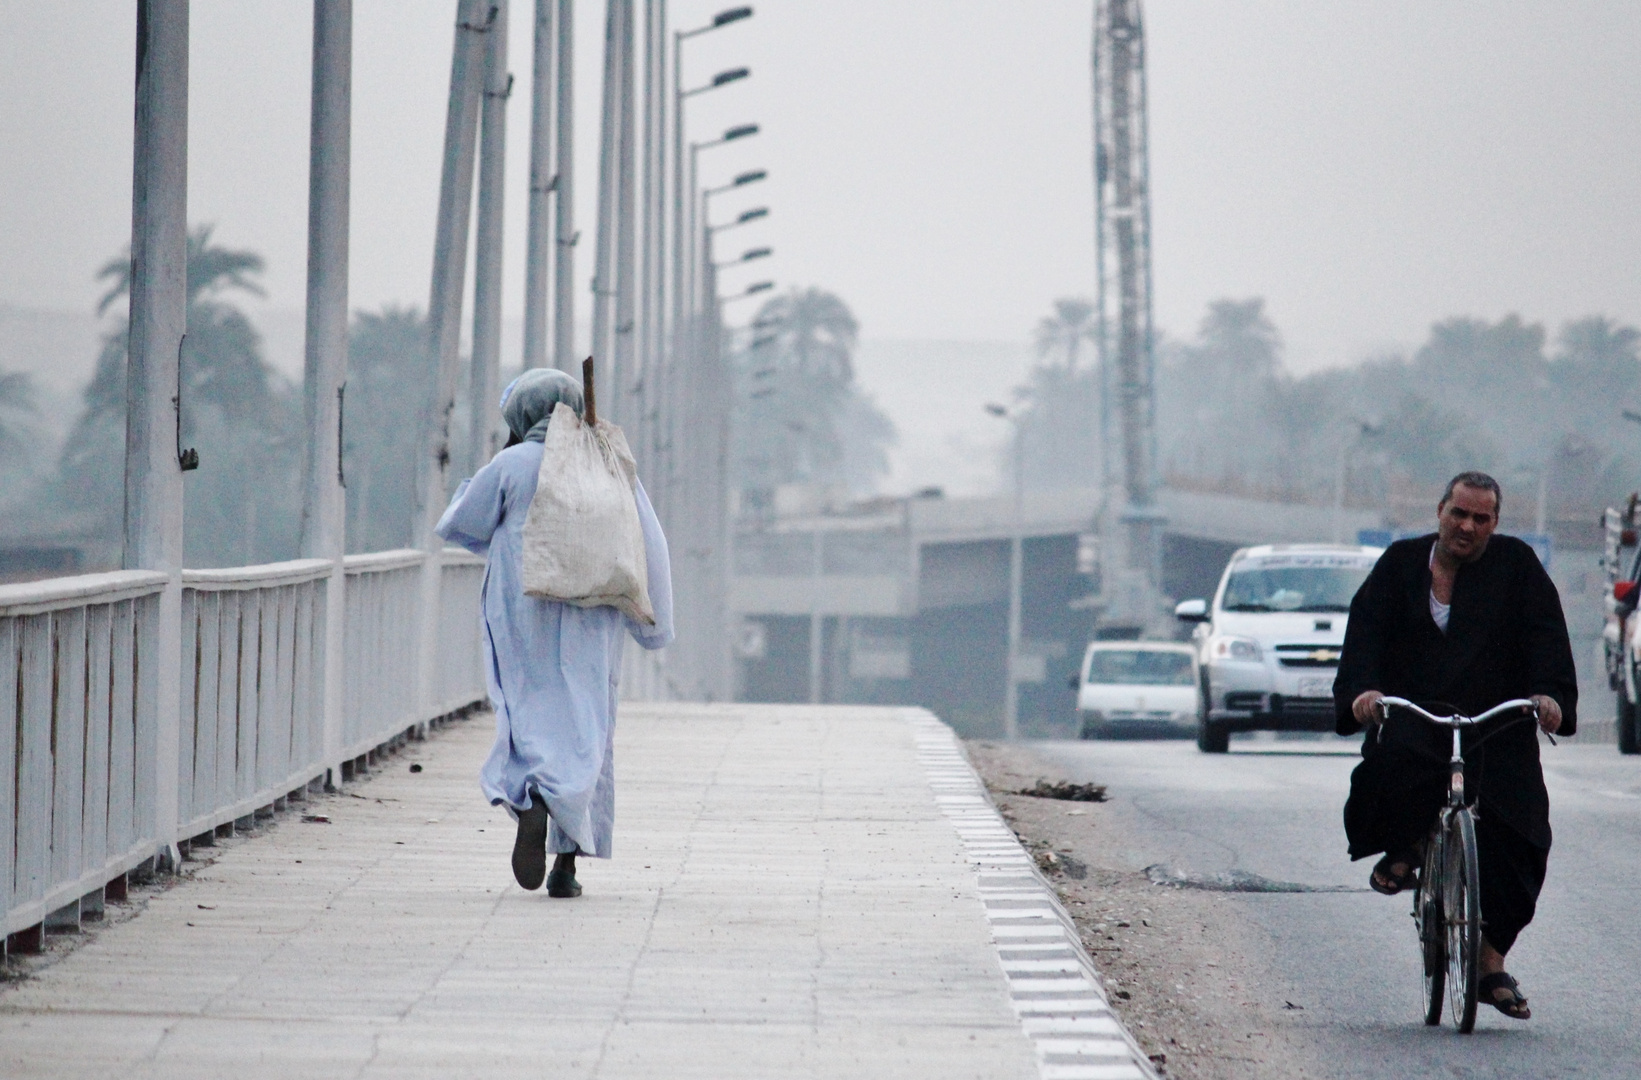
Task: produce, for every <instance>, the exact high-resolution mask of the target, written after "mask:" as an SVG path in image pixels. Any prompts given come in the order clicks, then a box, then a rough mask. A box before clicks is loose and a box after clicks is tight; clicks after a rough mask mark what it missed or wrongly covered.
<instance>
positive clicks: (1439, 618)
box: [1430, 544, 1453, 634]
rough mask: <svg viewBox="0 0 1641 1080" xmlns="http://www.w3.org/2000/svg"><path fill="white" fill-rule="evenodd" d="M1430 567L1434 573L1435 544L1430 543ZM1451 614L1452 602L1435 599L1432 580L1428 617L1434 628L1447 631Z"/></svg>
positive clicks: (1434, 584)
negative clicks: (1445, 602)
mask: <svg viewBox="0 0 1641 1080" xmlns="http://www.w3.org/2000/svg"><path fill="white" fill-rule="evenodd" d="M1430 569H1431V571H1432V573H1434V571H1435V569H1436V545H1435V544H1431V545H1430ZM1452 614H1453V605H1452V604H1444V603H1442V602H1441V601H1440V600H1438V599H1436V582H1435V581H1434V580H1432V581H1431V583H1430V618H1431V619H1432V620H1433V621H1434V622H1435V624H1436V629H1438V630H1440V631H1441V632H1442V633H1443V634H1445V633H1447V620H1448V617H1449V616H1450V615H1452Z"/></svg>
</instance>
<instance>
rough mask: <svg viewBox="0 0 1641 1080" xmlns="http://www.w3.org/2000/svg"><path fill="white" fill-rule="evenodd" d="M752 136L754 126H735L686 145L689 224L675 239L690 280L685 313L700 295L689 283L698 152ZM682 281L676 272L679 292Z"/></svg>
mask: <svg viewBox="0 0 1641 1080" xmlns="http://www.w3.org/2000/svg"><path fill="white" fill-rule="evenodd" d="M756 134H758V125H757V124H738V125H736V126H735V127H732V128H730V129H729V130H727V131H725V132H724V133H723V135H722V136H720V137H719V138H716V139H708V140H707V141H706V142H699V143H690V144H689V190H690V201H689V224H688V225H687V226H686V228H685V231H684V234H683V235H682V236H680V237H679V238H678V253H679V256H680V258H682V259H685V261H686V262H687V264H688V274H689V277H690V280H689V283H688V285H689V292H688V295H689V297H690V306H689V310H691V311H693V310H694V307H695V304H696V303H697V302H698V301H700V300H701V299H702V296H701V293H702V289H701V283H700V282H697V281H695V280H693V278H694V275H695V272H696V262H697V260H696V250H695V244H696V241H697V240H698V239H699V238H700V234H699V224H698V222H697V220H696V216H695V213H696V199H695V193H696V192H697V191H698V190H700V188H699V184H698V182H697V172H698V168H699V166H698V159H699V157H700V153H701V151H702V150H710V149H712V148H713V147H715V146H723V145H724V144H725V143H732V142H734V141H736V140H737V139H745V138H750V137H751V136H753V135H756ZM702 201H704V200H702ZM702 217H703V218H704V217H705V212H704V211H703V212H702ZM680 220H681V219H680ZM686 245H687V246H686ZM686 253H687V256H686ZM684 281H685V274H684V271H683V270H680V271H679V273H678V282H679V285H680V288H681V289H682V287H683V283H684ZM683 296H684V293H683V292H680V294H679V296H678V303H679V304H680V305H682V304H683ZM680 319H682V316H680Z"/></svg>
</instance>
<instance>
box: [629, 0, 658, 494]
mask: <svg viewBox="0 0 1641 1080" xmlns="http://www.w3.org/2000/svg"><path fill="white" fill-rule="evenodd" d="M665 10H666V5H665V4H664V3H663V2H662V0H644V155H643V156H644V177H643V191H642V192H641V196H640V199H639V202H640V205H641V206H642V208H643V209H642V216H643V230H642V231H643V252H642V255H641V257H640V260H639V261H640V266H639V285H638V333H637V335H636V337H637V345H638V365H637V370H636V371H635V372H634V376H635V378H634V384H635V386H636V394H637V397H636V400H635V405H636V406H637V411H636V413H635V417H634V418H635V419H636V420H637V421H638V422H639V423H640V430H639V431H638V432H637V433H636V434H637V435H638V439H637V441H636V444H635V445H634V447H633V450H634V452H635V453H636V454H637V455H638V466H639V468H640V470H642V471H644V472H646V473H647V472H648V470H649V467H650V465H651V464H652V463H653V462H654V460H655V452H654V448H655V442H656V438H655V431H656V426H657V424H656V422H657V420H658V419H659V413H660V410H661V409H662V408H663V407H664V405H665V401H664V399H663V398H662V396H661V394H660V392H659V390H660V388H659V387H658V386H657V385H656V376H657V375H658V374H659V373H660V368H659V363H658V358H657V356H656V353H657V348H656V346H657V342H658V341H659V340H660V330H661V297H660V295H659V292H660V290H659V286H660V259H661V249H660V246H659V241H660V229H661V206H660V202H659V200H660V195H661V191H660V187H659V186H658V185H659V180H660V169H661V165H662V163H661V149H660V144H661V142H662V141H663V140H662V139H661V119H662V118H661V96H662V95H661V92H660V88H661V76H660V73H659V70H658V69H659V67H660V65H661V63H662V60H661V57H662V53H663V51H664V49H665V41H664V39H663V38H662V37H661V36H660V35H661V34H663V33H664V30H663V29H662V20H663V19H664V18H665V16H664V14H663V13H664V12H665ZM652 482H653V481H652Z"/></svg>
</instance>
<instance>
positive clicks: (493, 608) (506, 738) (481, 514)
mask: <svg viewBox="0 0 1641 1080" xmlns="http://www.w3.org/2000/svg"><path fill="white" fill-rule="evenodd" d="M541 455H542V444H541V443H539V442H524V443H520V444H518V445H516V446H511V447H508V448H507V449H506V450H503V451H502V452H501V453H499V454H497V455H496V456H495V458H494V459H493V460H492V461H491V462H490V464H488V465H486V466H485V467H484V468H482V469H480V470H479V471H478V475H476V476H474V477H473V478H472V479H471V480H464V481H462V485H461V487H460V488H459V489H458V490H457V492H456V497H455V498H454V499H452V500H451V501H450V507H449V508H448V509H447V510H445V512H444V516H443V517H442V518H440V519H439V526H438V533H439V535H440V536H442V537H444V538H445V539H446V540H448V541H450V542H451V543H453V544H460V545H461V546H462V547H465V548H466V549H467V550H469V551H471V552H473V553H474V554H475V555H483V556H484V557H485V559H486V565H485V571H484V591H483V599H482V601H481V606H482V608H483V611H484V630H485V633H484V653H485V661H486V663H485V672H486V681H487V682H488V684H489V690H490V703H491V704H492V705H493V706H495V710H496V744H495V746H494V747H493V748H492V749H491V751H490V757H489V758H488V759H487V760H486V761H485V763H484V767H483V769H481V770H480V772H479V786H480V787H481V788H482V789H483V791H484V794H485V797H486V798H488V799H489V800H490V801H491V803H492V804H497V805H505V806H507V807H508V808H509V809H510V810H511V811H512V812H514V813H516V812H517V811H519V810H524V809H528V808H529V806H530V791H531V790H532V789H533V790H535V791H537V792H539V793H540V794H541V796H542V798H543V799H544V800H545V801H546V803H547V810H548V812H549V813H550V814H551V815H552V819H553V824H552V829H551V831H550V833H549V835H548V840H547V846H548V850H550V851H552V852H555V853H567V852H573V851H577V850H579V851H580V852H582V853H583V854H586V855H593V856H596V857H598V858H601V859H607V858H609V857H610V834H611V831H612V829H613V826H614V823H615V774H614V764H613V757H614V738H615V703H616V695H617V684H618V682H619V680H620V677H621V650H622V645H623V643H624V640H625V638H626V635H627V634H629V633H630V634H632V636H633V638H634V639H636V640H637V642H638V643H639V644H640V645H642V646H643V647H644V648H646V649H659V648H662V647H663V646H665V645H666V644H667V643H669V642H670V641H672V572H671V568H670V565H669V563H668V559H667V538H666V536H665V535H663V534H662V532H661V524H660V522H658V521H657V520H656V518H655V511H654V509H653V508H652V507H651V506H650V500H649V496H648V495H646V494H645V493H644V488H643V485H639V487H638V493H637V494H638V520H639V522H640V524H642V526H643V529H644V554H645V558H646V559H647V560H648V562H649V591H650V603H651V604H652V605H653V606H654V609H655V625H654V626H642V625H640V624H639V623H637V622H635V621H632V620H630V619H628V618H627V617H626V616H624V615H622V614H621V613H620V612H618V611H616V610H615V609H614V608H611V607H596V608H580V607H576V606H575V605H573V604H561V603H558V602H556V601H552V600H543V599H541V598H539V597H535V596H526V595H525V593H524V571H523V558H522V556H523V552H524V516H525V513H526V511H528V510H529V508H530V500H531V498H532V497H534V495H535V493H536V475H537V472H538V470H539V469H540V467H541Z"/></svg>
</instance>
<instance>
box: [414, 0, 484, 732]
mask: <svg viewBox="0 0 1641 1080" xmlns="http://www.w3.org/2000/svg"><path fill="white" fill-rule="evenodd" d="M494 13H495V8H494V7H493V6H492V5H491V4H490V3H486V2H484V0H458V2H457V4H456V32H455V43H454V46H453V48H452V55H451V61H450V104H449V107H448V109H447V110H446V113H445V128H444V167H443V172H442V174H441V176H440V179H439V217H438V225H437V227H436V231H435V233H434V237H433V279H432V284H431V287H430V289H429V293H428V302H427V329H428V349H429V352H430V353H431V359H432V360H433V361H434V364H435V365H436V368H437V378H436V385H435V388H434V394H433V401H432V406H431V410H430V412H429V414H428V415H427V416H426V417H425V418H424V421H423V426H422V435H423V439H424V440H425V441H424V444H423V447H422V453H421V457H420V458H419V459H418V462H417V485H416V498H417V508H416V509H417V515H416V541H417V545H418V546H419V547H420V548H421V549H422V550H423V551H424V552H425V553H426V556H427V557H426V559H425V560H424V561H423V566H422V593H421V602H422V610H423V611H424V612H431V611H433V610H435V608H436V607H437V605H438V603H439V586H440V580H441V573H440V569H441V568H440V561H441V560H440V552H441V551H442V550H443V548H444V541H443V540H441V539H440V538H439V535H438V534H437V533H436V532H434V531H433V529H434V526H435V525H437V524H438V521H439V515H440V514H441V513H442V512H443V510H444V504H445V500H446V499H447V498H448V497H449V475H450V458H451V446H450V414H451V413H452V412H453V411H455V408H456V382H457V377H458V376H459V374H460V366H461V353H460V345H461V312H462V284H463V281H464V280H465V278H466V276H467V226H468V218H469V214H470V210H471V207H472V204H473V154H474V150H475V143H476V142H477V141H478V126H479V103H480V100H481V98H482V97H483V90H484V51H485V49H484V45H485V36H486V34H487V32H488V31H489V29H490V25H491V20H492V19H493V18H494ZM422 627H423V633H422V640H421V651H420V664H419V674H420V680H421V681H420V687H419V693H420V695H421V701H422V703H423V704H424V705H426V704H431V702H432V701H433V698H434V695H435V688H436V687H437V680H436V677H435V674H434V673H435V672H436V671H437V670H438V668H439V664H438V663H437V661H438V655H439V653H438V647H439V642H438V631H437V627H438V620H437V619H431V618H424V619H422Z"/></svg>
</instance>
